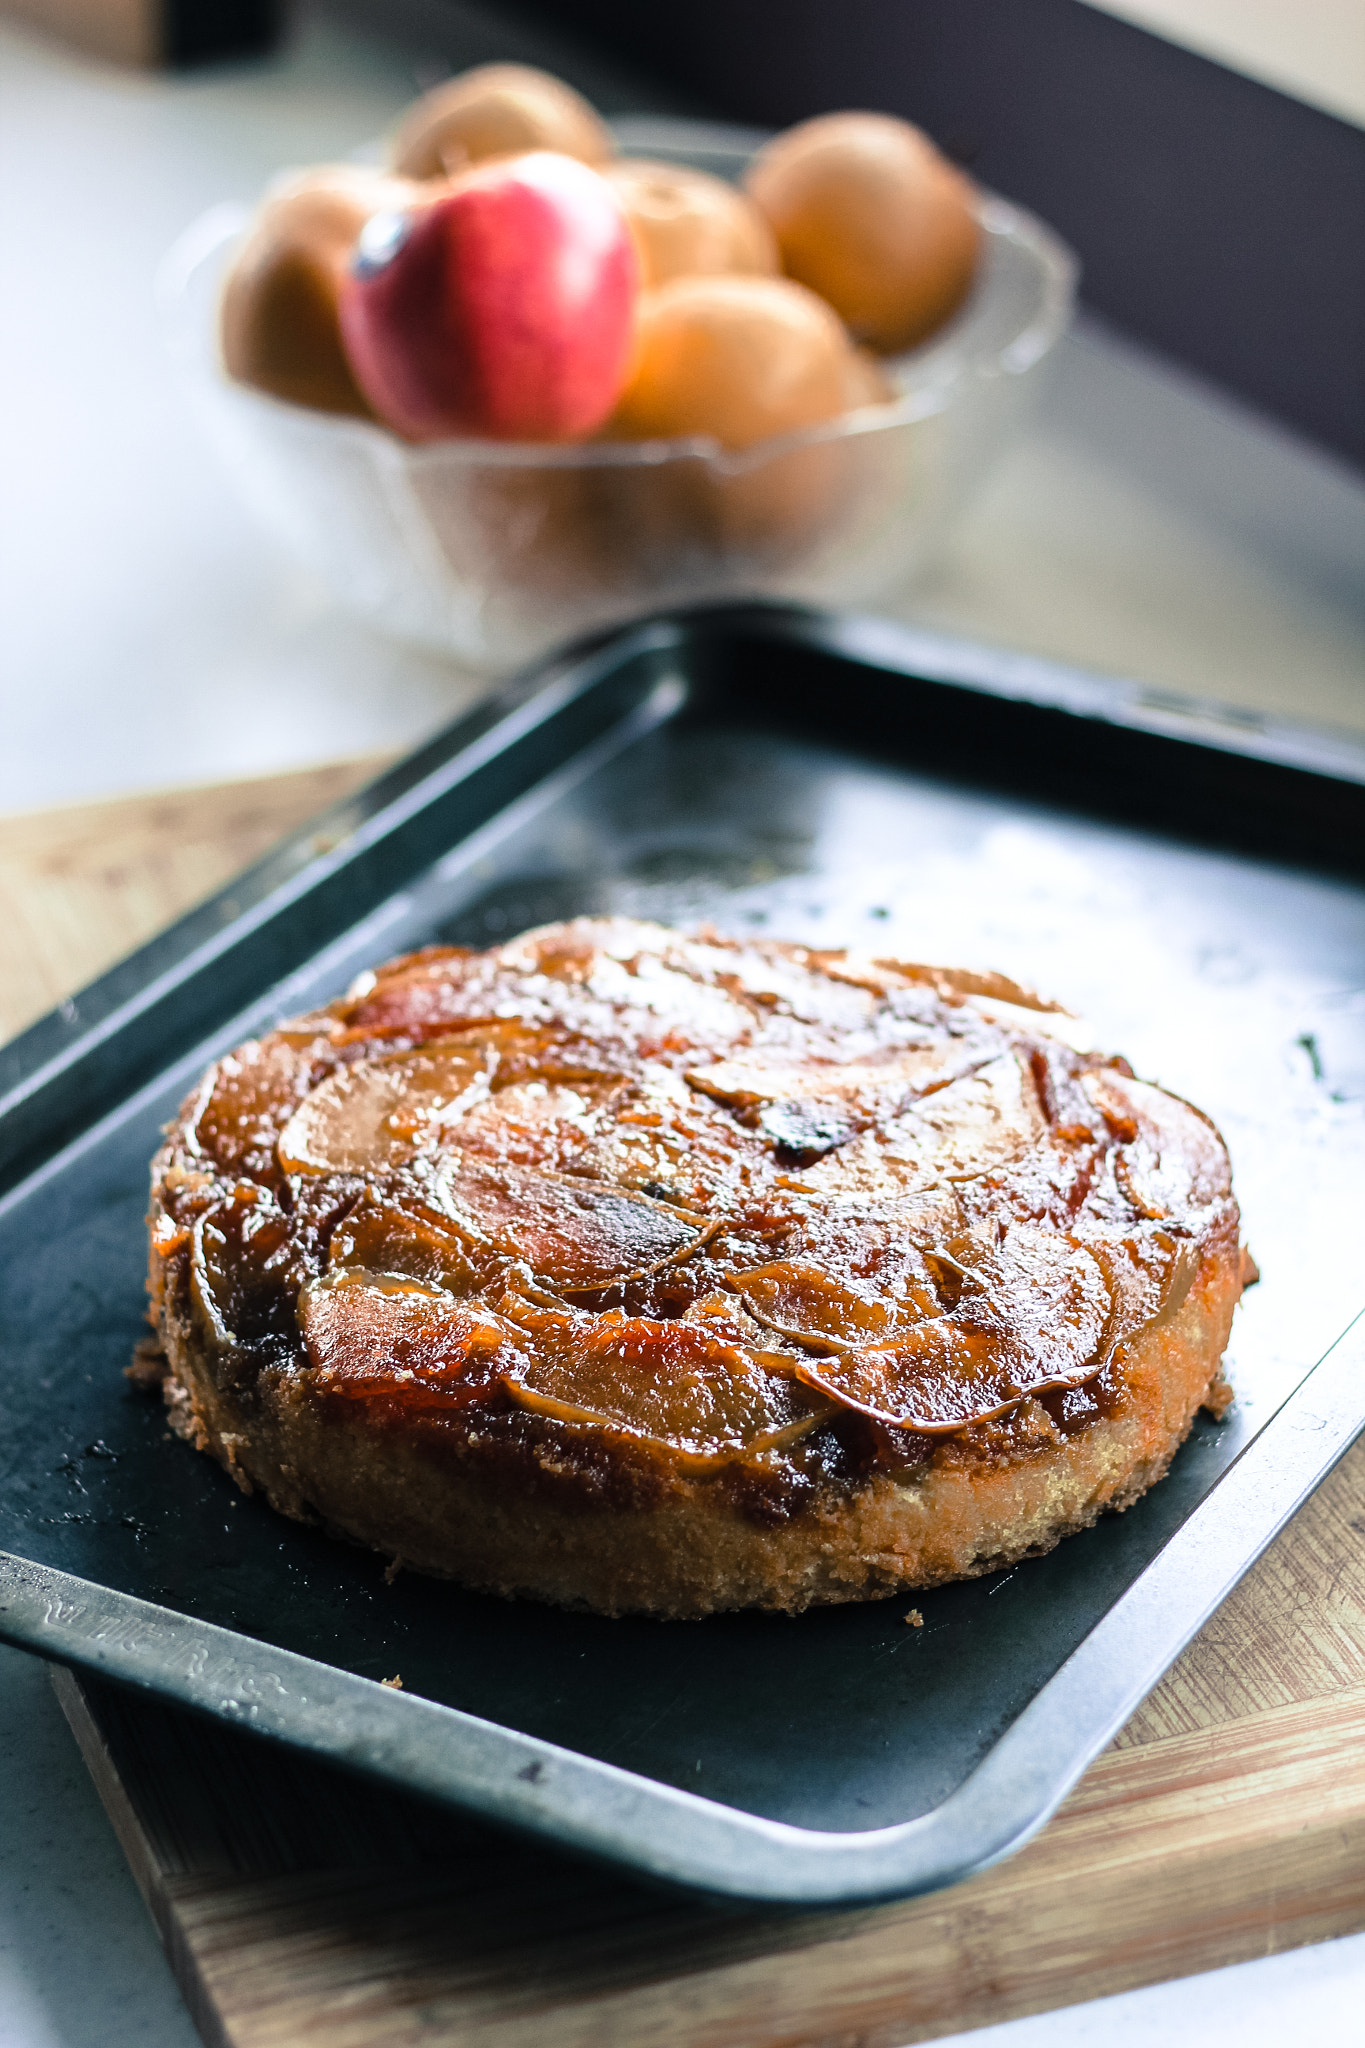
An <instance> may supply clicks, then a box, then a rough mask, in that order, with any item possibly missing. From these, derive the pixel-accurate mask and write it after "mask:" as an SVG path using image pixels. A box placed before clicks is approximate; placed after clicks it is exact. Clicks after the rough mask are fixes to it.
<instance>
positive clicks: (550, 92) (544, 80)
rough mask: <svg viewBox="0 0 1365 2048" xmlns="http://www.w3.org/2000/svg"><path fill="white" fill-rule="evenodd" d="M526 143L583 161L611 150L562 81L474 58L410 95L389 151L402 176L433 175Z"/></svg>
mask: <svg viewBox="0 0 1365 2048" xmlns="http://www.w3.org/2000/svg"><path fill="white" fill-rule="evenodd" d="M530 149H553V150H557V151H558V152H559V153H560V155H561V156H575V157H578V158H579V160H580V161H581V162H583V163H585V164H601V163H605V162H606V160H607V159H608V157H611V156H614V155H615V153H616V145H615V143H614V142H613V141H612V139H611V133H610V130H609V129H608V128H607V126H606V124H605V122H603V121H602V120H601V119H600V118H599V117H598V115H597V114H596V113H595V112H594V111H593V109H592V108H591V107H590V106H589V105H588V102H587V101H586V100H585V99H584V98H583V96H582V94H581V93H576V92H575V91H574V89H573V87H572V86H571V85H565V83H564V81H563V80H562V79H559V78H552V77H551V76H550V74H549V72H548V71H536V70H533V69H532V68H531V66H530V65H528V64H479V65H477V66H476V67H475V68H474V70H472V71H462V72H461V73H460V75H459V77H458V78H451V79H448V80H447V81H446V83H445V84H444V85H438V86H435V87H434V88H433V89H432V91H431V92H427V93H423V95H422V97H421V99H419V100H416V101H414V103H413V105H412V106H411V107H410V108H409V109H408V112H407V114H406V115H405V116H404V118H403V120H402V122H401V123H400V125H399V128H398V132H397V134H396V135H395V136H394V139H393V148H392V151H391V153H390V154H391V161H392V163H393V167H394V169H395V170H396V171H398V172H399V173H400V174H401V175H402V176H403V177H406V178H436V177H440V176H441V175H442V173H443V172H444V173H446V174H451V175H453V173H454V172H456V171H458V170H461V169H463V168H464V166H465V165H466V164H472V163H478V162H479V161H480V160H481V159H482V158H484V157H489V156H517V155H520V154H521V153H522V152H523V151H524V150H530Z"/></svg>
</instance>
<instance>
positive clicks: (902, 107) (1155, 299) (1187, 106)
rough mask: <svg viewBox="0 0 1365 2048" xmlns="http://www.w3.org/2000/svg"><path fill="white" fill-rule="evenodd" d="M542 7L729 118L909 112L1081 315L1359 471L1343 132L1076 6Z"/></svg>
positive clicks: (723, 2) (1363, 183)
mask: <svg viewBox="0 0 1365 2048" xmlns="http://www.w3.org/2000/svg"><path fill="white" fill-rule="evenodd" d="M521 11H522V13H523V14H525V12H526V8H525V6H524V5H523V7H522V9H521ZM539 12H540V13H541V15H542V18H543V19H544V20H545V21H546V23H547V24H550V23H553V24H555V25H557V26H558V27H559V29H561V30H565V29H569V28H572V29H573V30H575V31H579V32H582V33H585V34H587V35H590V36H591V37H593V38H594V39H596V40H598V41H600V42H601V43H603V44H604V45H606V46H607V47H608V48H610V49H613V50H615V51H617V52H619V53H620V54H621V55H623V56H627V57H629V58H631V59H632V60H635V61H636V62H639V63H641V64H643V65H645V66H647V67H648V68H649V69H650V70H651V71H652V72H654V73H656V74H657V75H658V76H659V77H660V78H661V79H664V80H667V81H669V82H670V83H672V84H674V85H677V86H682V87H685V88H686V89H687V90H688V92H689V93H695V94H696V95H697V97H698V99H699V100H700V101H703V102H705V103H706V104H709V105H710V106H712V107H713V108H714V109H715V110H716V111H717V112H718V113H722V114H726V115H729V116H731V117H733V118H736V119H739V120H744V121H750V122H758V123H764V124H771V125H780V124H783V123H786V122H789V121H794V120H798V119H801V118H802V117H804V116H805V115H808V114H812V113H816V112H820V111H823V110H826V109H828V108H832V107H841V106H863V107H875V108H880V109H883V110H885V111H887V112H891V113H898V114H903V115H906V116H908V117H909V118H910V119H911V120H913V121H917V122H919V123H920V124H921V125H922V126H923V127H925V128H927V129H928V130H929V132H930V133H931V134H932V135H933V136H934V137H935V138H936V140H937V141H938V142H939V143H940V144H941V145H942V146H943V147H944V148H945V149H947V150H948V151H949V153H950V154H952V155H953V156H955V157H957V158H958V159H959V160H960V161H962V162H963V163H965V164H967V165H969V166H970V168H971V169H972V171H973V172H974V173H975V175H976V176H977V177H979V178H980V179H982V181H983V182H985V183H986V184H989V185H993V186H995V187H996V188H997V189H998V190H999V191H1001V192H1003V193H1005V194H1006V195H1007V196H1008V197H1010V198H1012V199H1017V200H1019V201H1020V202H1021V203H1023V204H1024V205H1027V206H1031V207H1032V208H1034V209H1035V210H1036V211H1037V212H1038V213H1040V214H1042V215H1043V216H1044V217H1045V218H1046V219H1047V220H1049V221H1050V222H1051V223H1052V225H1053V226H1054V227H1056V228H1057V229H1059V230H1060V232H1061V233H1062V234H1063V235H1064V236H1065V237H1066V238H1067V240H1068V241H1070V242H1071V243H1072V244H1073V246H1074V247H1075V248H1076V249H1077V250H1078V251H1079V252H1080V255H1081V258H1082V260H1083V262H1084V265H1085V280H1084V286H1083V291H1084V296H1085V298H1086V300H1087V301H1088V303H1089V304H1090V305H1092V306H1093V307H1095V308H1096V310H1097V311H1099V312H1101V313H1103V314H1104V315H1106V316H1107V317H1108V318H1109V319H1111V320H1114V321H1116V322H1118V323H1120V324H1121V325H1122V326H1124V327H1126V328H1127V329H1129V330H1130V331H1131V332H1132V333H1134V334H1137V335H1139V336H1141V337H1142V338H1143V339H1145V340H1147V341H1149V342H1152V343H1154V344H1155V345H1156V346H1157V347H1159V348H1162V349H1164V350H1167V351H1168V352H1169V353H1171V354H1172V355H1175V356H1177V357H1179V358H1181V359H1182V360H1184V361H1185V362H1187V363H1189V364H1191V365H1192V366H1193V367H1195V368H1196V369H1198V370H1200V371H1202V372H1204V373H1205V374H1207V375H1209V376H1211V377H1214V378H1216V379H1218V380H1219V381H1221V382H1223V383H1226V384H1229V385H1231V386H1232V387H1233V388H1234V389H1235V390H1237V391H1238V392H1240V393H1241V394H1243V395H1244V396H1245V397H1246V398H1248V399H1250V400H1251V401H1252V402H1253V403H1254V404H1257V405H1260V406H1263V407H1265V408H1266V409H1267V410H1269V411H1270V412H1273V413H1275V414H1278V415H1279V417H1280V418H1282V419H1284V420H1286V421H1288V422H1290V423H1291V424H1292V425H1294V426H1296V427H1298V428H1300V429H1301V430H1303V431H1304V432H1306V433H1308V434H1310V435H1312V436H1314V437H1315V438H1316V439H1318V440H1319V441H1322V442H1324V443H1325V444H1327V445H1328V446H1329V447H1332V448H1335V449H1336V450H1337V451H1338V452H1339V453H1341V454H1345V455H1347V456H1349V457H1351V458H1352V459H1353V460H1354V461H1356V462H1358V463H1360V464H1362V465H1365V132H1362V131H1361V130H1360V129H1358V128H1355V127H1353V126H1352V125H1351V124H1350V123H1349V122H1346V121H1339V120H1336V119H1334V118H1333V117H1332V116H1331V115H1329V114H1324V113H1321V112H1319V111H1318V110H1317V109H1316V108H1313V107H1308V106H1305V105H1303V104H1302V103H1300V102H1299V101H1297V100H1293V99H1290V98H1288V97H1286V96H1285V95H1283V94H1280V93H1277V92H1273V91H1272V90H1270V89H1269V88H1268V87H1266V86H1262V85H1258V84H1255V83H1254V82H1253V81H1251V80H1249V79H1246V78H1243V77H1242V76H1240V74H1238V73H1236V72H1233V71H1229V70H1226V69H1225V68H1224V67H1223V66H1222V65H1219V64H1215V63H1213V62H1211V61H1209V60H1208V59H1206V58H1203V57H1199V56H1195V55H1193V54H1192V53H1191V52H1189V51H1187V50H1183V49H1179V48H1177V47H1175V46H1174V45H1172V44H1169V43H1166V42H1164V41H1162V40H1161V39H1160V38H1159V37H1156V36H1152V35H1148V34H1146V33H1145V32H1144V31H1143V30H1141V29H1137V28H1133V27H1130V26H1129V25H1128V24H1127V23H1125V22H1121V21H1116V20H1114V19H1113V18H1112V17H1111V16H1108V15H1105V14H1101V13H1098V12H1097V11H1095V10H1094V9H1093V8H1090V7H1087V6H1085V5H1083V4H1081V0H542V5H541V7H540V9H539Z"/></svg>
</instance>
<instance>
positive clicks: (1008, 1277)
mask: <svg viewBox="0 0 1365 2048" xmlns="http://www.w3.org/2000/svg"><path fill="white" fill-rule="evenodd" d="M1111 1312H1112V1303H1111V1297H1110V1291H1109V1287H1108V1284H1107V1282H1106V1280H1105V1277H1104V1274H1103V1273H1102V1272H1101V1270H1100V1267H1099V1265H1098V1264H1097V1263H1096V1261H1095V1259H1094V1258H1093V1257H1092V1256H1091V1254H1090V1253H1089V1252H1088V1251H1087V1250H1085V1249H1084V1248H1083V1247H1082V1246H1080V1245H1078V1244H1074V1243H1071V1242H1069V1241H1068V1240H1067V1239H1065V1238H1063V1237H1060V1236H1059V1235H1056V1234H1054V1233H1052V1232H1049V1231H1042V1230H1035V1229H1032V1228H1030V1227H1029V1226H1028V1225H1023V1224H1021V1225H1017V1226H1016V1227H1015V1228H1014V1229H1013V1230H1011V1231H1010V1232H1009V1234H1008V1236H1007V1237H1006V1239H1005V1241H1004V1243H1003V1244H1002V1245H1001V1246H1000V1248H999V1250H998V1251H997V1252H994V1253H992V1254H991V1255H990V1256H989V1257H987V1258H986V1259H984V1260H983V1261H982V1262H981V1264H980V1265H979V1266H976V1267H973V1268H971V1269H970V1274H969V1276H968V1278H967V1283H966V1284H964V1286H963V1290H962V1294H961V1296H960V1298H959V1300H958V1304H957V1307H956V1308H955V1309H953V1310H952V1312H951V1313H950V1314H948V1315H943V1316H935V1317H930V1318H927V1319H926V1320H925V1321H924V1322H922V1323H918V1324H916V1325H915V1327H914V1328H913V1329H911V1330H909V1331H906V1332H905V1333H903V1334H902V1335H899V1336H897V1337H896V1338H895V1340H894V1341H893V1342H892V1343H890V1344H885V1345H879V1346H876V1347H872V1348H868V1349H864V1350H860V1351H841V1352H838V1353H836V1354H835V1355H834V1356H833V1357H828V1358H820V1359H816V1358H807V1359H803V1360H802V1361H801V1363H800V1364H799V1366H798V1367H797V1371H798V1373H799V1375H800V1377H801V1378H802V1379H803V1380H804V1381H805V1382H806V1383H807V1385H808V1386H812V1387H818V1388H819V1389H820V1391H821V1392H822V1393H825V1394H828V1395H829V1396H830V1397H831V1398H832V1399H833V1400H836V1401H839V1402H842V1403H843V1404H844V1405H845V1406H846V1407H849V1408H856V1409H858V1410H859V1411H860V1412H861V1413H862V1414H864V1415H870V1416H872V1417H873V1418H874V1419H875V1420H876V1421H878V1422H884V1423H889V1424H890V1425H892V1426H893V1427H895V1428H900V1429H914V1430H922V1431H926V1432H928V1433H930V1434H939V1433H941V1432H943V1431H948V1430H957V1429H965V1428H966V1427H967V1426H968V1425H969V1424H971V1423H974V1422H987V1421H989V1420H990V1418H991V1417H992V1416H995V1415H1003V1414H1004V1413H1005V1412H1006V1411H1007V1410H1008V1409H1010V1408H1012V1407H1013V1406H1014V1405H1015V1403H1016V1402H1018V1401H1020V1400H1022V1399H1023V1397H1024V1396H1025V1395H1026V1394H1036V1393H1042V1392H1044V1391H1045V1390H1046V1389H1048V1388H1050V1387H1077V1386H1081V1385H1082V1384H1083V1383H1084V1382H1085V1381H1086V1380H1087V1379H1090V1378H1092V1377H1093V1376H1094V1374H1095V1373H1097V1372H1098V1371H1099V1370H1100V1368H1101V1366H1102V1365H1103V1364H1104V1360H1105V1357H1106V1355H1107V1353H1106V1350H1105V1337H1106V1332H1107V1330H1108V1327H1109V1323H1110V1317H1111Z"/></svg>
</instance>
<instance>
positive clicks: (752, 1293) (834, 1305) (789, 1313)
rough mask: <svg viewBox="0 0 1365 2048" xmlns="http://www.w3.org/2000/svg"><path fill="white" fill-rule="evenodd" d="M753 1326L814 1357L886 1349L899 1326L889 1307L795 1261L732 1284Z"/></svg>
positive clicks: (756, 1270)
mask: <svg viewBox="0 0 1365 2048" xmlns="http://www.w3.org/2000/svg"><path fill="white" fill-rule="evenodd" d="M727 1284H728V1285H729V1286H731V1287H733V1288H734V1290H735V1292H736V1294H738V1295H739V1297H740V1299H741V1300H742V1301H743V1303H744V1306H745V1307H746V1308H747V1309H748V1311H749V1313H750V1315H751V1316H752V1317H753V1318H754V1320H755V1322H759V1323H762V1324H764V1326H765V1327H766V1328H767V1329H769V1330H775V1331H776V1332H777V1334H778V1336H780V1337H789V1338H791V1339H792V1340H793V1341H794V1342H795V1343H797V1344H800V1345H802V1346H806V1347H808V1348H809V1349H810V1350H812V1351H816V1352H821V1353H824V1352H829V1351H853V1350H856V1349H858V1348H859V1347H860V1346H865V1345H868V1344H879V1343H884V1342H885V1341H886V1340H887V1339H888V1338H889V1337H890V1335H891V1333H892V1331H893V1330H894V1328H895V1326H896V1320H897V1318H896V1312H895V1309H894V1308H893V1307H892V1306H891V1304H890V1303H888V1302H885V1301H868V1300H867V1299H866V1298H865V1297H864V1296H863V1295H861V1294H858V1293H856V1292H855V1291H854V1289H853V1288H851V1287H846V1286H845V1285H844V1284H843V1283H842V1282H841V1281H839V1280H835V1279H833V1278H831V1276H830V1275H829V1274H828V1273H822V1272H821V1271H820V1269H819V1267H818V1266H806V1265H803V1264H801V1262H800V1261H799V1260H796V1259H779V1260H777V1261H776V1262H775V1263H774V1264H772V1265H770V1266H754V1267H752V1268H751V1269H750V1271H749V1272H747V1273H735V1274H732V1275H731V1277H730V1279H729V1281H728V1283H727Z"/></svg>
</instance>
